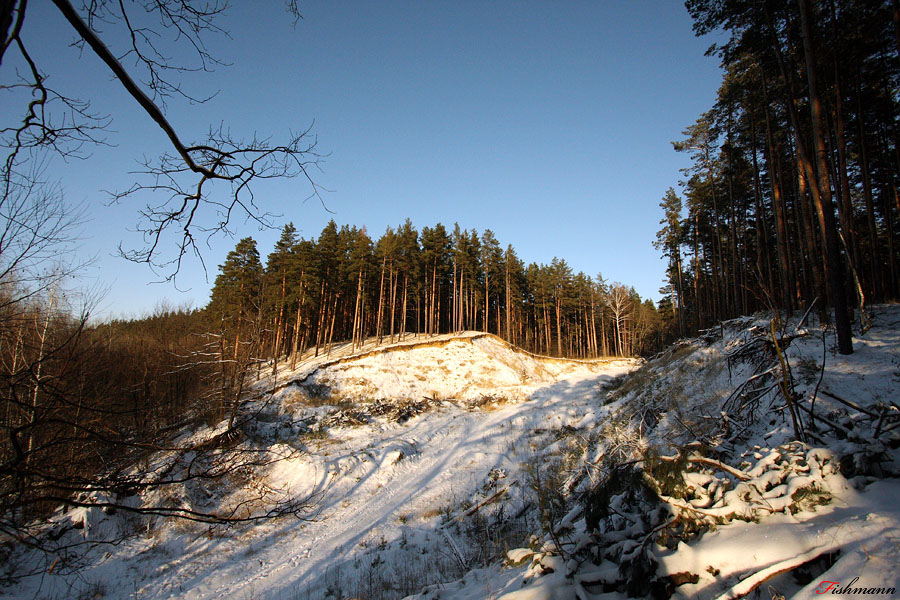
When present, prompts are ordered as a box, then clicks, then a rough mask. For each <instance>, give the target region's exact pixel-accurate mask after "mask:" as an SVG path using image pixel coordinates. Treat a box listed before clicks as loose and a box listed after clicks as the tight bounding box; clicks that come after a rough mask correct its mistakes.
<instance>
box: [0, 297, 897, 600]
mask: <svg viewBox="0 0 900 600" xmlns="http://www.w3.org/2000/svg"><path fill="white" fill-rule="evenodd" d="M769 323H770V319H766V318H762V317H761V318H758V319H750V318H748V319H744V320H740V321H736V322H732V323H729V324H727V325H726V326H725V327H723V328H722V329H717V330H716V331H712V332H709V333H708V335H706V336H704V338H702V339H698V340H694V341H692V342H689V343H683V344H682V345H680V346H678V347H675V348H673V349H671V350H670V351H668V352H666V353H664V354H663V355H661V356H659V357H657V358H656V359H654V360H652V361H649V362H647V363H646V364H643V365H640V363H639V362H638V361H564V360H558V359H547V358H541V357H535V356H532V355H529V354H527V353H524V352H521V351H518V350H516V349H514V348H512V347H510V346H509V345H508V344H506V343H504V342H502V341H501V340H499V339H498V338H496V337H494V336H488V335H484V334H465V335H461V336H442V337H440V338H430V339H422V338H419V339H409V340H407V341H404V342H402V343H400V344H397V345H394V346H390V347H387V348H385V347H382V348H373V347H372V346H368V347H366V348H363V349H362V350H358V351H353V350H352V349H350V348H348V347H343V348H337V349H335V350H334V351H333V352H332V353H331V354H330V355H329V356H320V357H318V358H311V359H309V360H307V361H305V362H303V363H301V364H300V365H298V368H297V369H296V370H294V371H293V372H288V371H287V370H286V369H285V368H284V367H282V368H281V369H280V370H279V372H278V377H277V379H272V378H270V379H268V380H265V379H264V380H263V381H260V382H259V384H258V390H259V393H260V399H259V400H258V401H257V403H256V405H255V411H256V412H255V413H254V414H255V415H256V418H255V419H254V421H253V422H252V423H251V424H249V425H248V426H247V427H246V428H245V429H246V431H245V436H246V438H247V439H246V440H245V441H244V442H243V443H247V444H249V443H251V442H252V443H255V444H261V443H265V444H266V445H267V446H266V447H267V448H269V452H270V453H271V455H272V456H278V457H283V458H282V459H281V460H278V461H276V462H274V463H273V464H272V465H270V466H268V467H266V468H259V469H257V470H255V471H254V472H253V473H252V474H249V475H248V476H247V477H246V479H245V481H244V482H243V483H242V486H241V488H240V489H236V490H232V493H233V494H236V495H238V496H239V495H240V494H241V493H242V491H244V490H249V489H253V488H254V485H255V484H256V483H259V482H261V483H264V484H265V485H266V486H268V487H269V488H271V489H274V490H277V491H279V492H280V493H281V494H282V495H288V496H290V495H293V496H296V497H303V498H306V497H307V496H308V497H309V498H310V503H309V508H308V510H306V511H305V512H304V513H303V517H304V518H303V519H294V518H282V519H279V520H275V521H263V522H257V523H255V524H243V525H236V526H233V527H230V528H210V527H209V526H208V525H201V524H189V523H184V522H173V521H170V520H166V519H162V518H156V519H154V520H152V521H150V522H146V521H141V522H140V523H139V526H134V524H133V523H131V524H130V527H131V528H132V530H133V535H131V536H130V537H128V538H127V539H126V540H125V541H123V542H121V543H119V544H118V545H116V546H111V547H100V548H98V549H95V550H92V551H91V553H90V554H89V555H88V556H86V557H85V561H84V562H85V566H84V568H82V569H81V570H79V571H78V572H77V574H74V575H73V574H72V573H70V572H68V571H67V570H66V569H65V568H62V567H61V566H59V565H54V564H53V562H52V559H48V558H47V557H40V556H38V555H32V554H28V553H27V552H25V551H24V550H22V549H19V551H18V552H16V553H14V555H13V556H12V557H11V560H10V561H9V563H8V564H9V566H13V565H15V568H16V569H22V570H25V569H34V568H35V567H37V570H38V571H40V573H39V575H36V576H31V577H26V578H23V579H20V580H19V581H18V582H17V583H15V584H11V585H8V586H7V587H6V588H5V589H0V595H2V596H4V597H12V598H65V597H76V598H77V597H84V598H93V597H102V598H198V599H199V598H234V599H249V598H285V599H294V598H298V599H299V598H357V597H358V598H399V597H403V596H406V595H412V594H417V595H418V597H420V598H423V599H424V598H460V599H463V598H465V599H476V598H506V599H508V600H510V599H516V600H521V599H542V598H583V599H588V598H605V597H624V595H625V594H626V593H628V592H629V591H631V592H632V593H639V594H651V593H652V594H654V595H662V596H667V595H670V594H674V595H677V596H682V597H697V598H716V597H739V596H741V595H743V594H744V593H746V592H751V591H752V593H754V594H757V595H759V594H762V595H765V596H766V597H775V596H779V597H787V596H794V595H796V596H797V597H801V596H808V595H809V594H812V593H814V591H815V590H816V588H817V587H818V586H820V585H821V582H822V581H832V582H837V584H835V585H834V586H831V588H830V589H829V590H828V593H832V592H833V591H835V588H838V589H839V591H840V588H841V587H847V586H849V587H852V588H862V587H865V588H882V587H884V588H888V587H894V588H900V573H898V570H897V566H898V565H900V562H898V559H897V556H898V555H900V503H898V502H897V498H900V483H898V480H897V479H894V478H891V477H896V476H897V474H898V473H900V468H898V464H897V460H898V458H900V457H898V453H897V447H898V446H900V430H898V429H896V427H897V426H898V422H900V418H898V414H897V409H896V406H895V405H896V403H897V398H898V393H897V392H898V389H900V307H896V306H889V307H876V309H875V311H874V319H873V327H872V328H871V329H870V330H869V331H868V332H866V333H865V334H863V335H860V336H859V337H858V338H857V339H856V340H855V348H856V352H855V353H854V354H853V355H852V356H849V357H841V356H839V355H836V354H835V353H834V351H833V349H832V346H833V339H831V335H832V334H831V333H827V332H826V333H825V334H823V333H822V331H821V329H820V328H816V327H811V326H807V327H804V328H801V329H797V328H796V327H795V326H794V325H789V326H785V327H783V328H779V329H778V331H777V332H776V335H775V338H774V339H776V340H778V341H779V348H780V349H782V350H783V353H784V355H785V357H786V361H787V365H788V366H789V367H790V373H791V375H792V378H791V380H790V381H789V382H788V383H787V385H792V390H791V392H792V394H793V398H794V400H795V405H796V408H795V410H798V411H801V413H802V414H801V418H802V419H803V421H804V423H805V424H806V426H807V427H806V431H805V432H804V435H806V436H807V442H806V443H805V444H804V443H799V442H797V441H796V440H795V437H796V435H795V431H794V428H793V425H792V420H791V418H790V416H789V414H790V410H789V408H790V407H788V406H787V404H786V402H785V400H784V395H783V394H781V392H780V390H781V387H780V384H781V383H782V382H783V381H784V379H783V377H782V370H781V368H780V366H779V363H778V360H777V353H774V352H773V347H772V345H771V340H772V339H773V338H772V330H771V328H770V327H769ZM823 363H824V371H823V368H822V367H823ZM273 389H274V390H275V392H274V393H273V394H271V393H266V392H265V390H269V391H271V390H273ZM813 398H815V400H814V402H813ZM801 406H805V407H809V406H813V407H814V408H813V412H814V414H815V415H816V418H817V419H818V421H817V422H816V425H814V426H813V425H811V424H810V418H809V415H808V414H807V413H803V412H802V408H801ZM217 431H219V430H205V431H195V432H191V434H190V435H192V436H194V437H196V438H200V439H202V438H204V437H211V436H212V435H214V434H215V433H216V432H217ZM667 465H677V468H674V467H671V468H670V467H668V466H667ZM641 473H648V474H649V475H648V476H643V475H641ZM210 495H213V496H215V493H212V492H210V491H209V490H205V491H203V494H200V493H199V492H198V491H197V490H193V489H191V490H189V489H186V490H184V493H183V495H182V496H181V497H180V498H179V501H181V502H187V503H190V502H202V501H204V497H207V500H208V496H210ZM198 496H199V497H198ZM660 497H661V498H662V501H660V500H659V498H660ZM55 520H56V521H58V522H59V524H61V523H64V522H76V521H78V522H80V523H81V525H80V528H79V529H75V530H72V531H69V532H68V533H66V534H65V535H68V536H74V537H77V536H82V537H84V536H98V535H101V534H102V533H103V532H116V531H121V530H123V529H124V528H126V527H125V521H126V519H125V517H124V516H123V515H121V514H120V513H117V514H112V515H107V514H105V513H103V512H102V511H100V510H97V509H89V510H86V511H85V510H82V511H69V512H68V513H67V514H65V515H63V514H59V515H57V517H55ZM59 524H57V525H56V526H55V527H56V528H57V530H58V529H59V527H60V525H59ZM42 561H43V562H42ZM42 565H43V566H42ZM642 569H643V570H642ZM854 578H858V579H856V580H854ZM826 587H827V584H826ZM892 595H896V594H895V593H894V594H890V593H888V594H882V597H891V596H892Z"/></svg>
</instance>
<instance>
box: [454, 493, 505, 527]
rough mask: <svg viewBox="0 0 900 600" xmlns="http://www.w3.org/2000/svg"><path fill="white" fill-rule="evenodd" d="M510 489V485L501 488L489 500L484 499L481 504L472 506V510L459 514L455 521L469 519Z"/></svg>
mask: <svg viewBox="0 0 900 600" xmlns="http://www.w3.org/2000/svg"><path fill="white" fill-rule="evenodd" d="M510 487H512V484H510V485H508V486H506V487H505V488H503V489H502V490H498V491H497V492H495V493H494V494H493V495H491V496H490V497H489V498H486V499H484V500H482V501H481V502H479V503H478V504H476V505H475V506H473V507H472V508H470V509H468V510H467V511H465V512H464V513H463V514H461V515H459V516H458V517H456V520H457V521H462V519H463V517H471V516H472V515H474V514H475V513H476V512H478V510H480V509H481V508H482V507H483V506H487V505H488V504H492V503H494V502H496V501H497V500H499V499H500V498H501V497H502V496H503V494H505V493H506V492H507V491H508V490H509V488H510Z"/></svg>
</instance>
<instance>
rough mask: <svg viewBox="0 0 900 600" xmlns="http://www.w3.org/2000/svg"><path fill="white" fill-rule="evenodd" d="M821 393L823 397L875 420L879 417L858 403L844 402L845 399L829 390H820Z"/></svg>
mask: <svg viewBox="0 0 900 600" xmlns="http://www.w3.org/2000/svg"><path fill="white" fill-rule="evenodd" d="M820 391H821V393H822V395H823V396H828V397H829V398H831V399H832V400H837V401H838V402H840V403H841V404H844V405H846V406H849V407H850V408H852V409H854V410H858V411H859V412H861V413H865V414H867V415H869V416H870V417H872V418H873V419H877V418H878V415H877V414H875V413H874V412H872V411H870V410H867V409H865V408H863V407H862V406H860V405H859V404H857V403H856V402H851V401H850V400H844V399H843V398H841V397H840V396H838V395H837V394H835V393H834V392H829V391H828V390H820Z"/></svg>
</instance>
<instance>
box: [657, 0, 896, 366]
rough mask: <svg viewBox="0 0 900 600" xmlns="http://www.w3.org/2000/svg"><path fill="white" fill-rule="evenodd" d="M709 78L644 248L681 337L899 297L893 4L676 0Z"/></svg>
mask: <svg viewBox="0 0 900 600" xmlns="http://www.w3.org/2000/svg"><path fill="white" fill-rule="evenodd" d="M686 5H687V8H688V11H689V13H690V14H691V16H692V17H693V19H694V30H695V32H696V33H697V34H698V35H703V34H707V33H710V32H724V33H725V34H726V36H725V38H724V41H723V42H722V43H719V44H717V45H714V46H713V47H712V48H711V49H710V53H711V54H714V55H716V56H718V57H719V58H721V60H722V67H723V69H724V77H723V80H722V85H721V87H720V89H719V93H718V98H717V101H716V104H715V106H713V108H712V109H711V110H710V111H709V112H706V113H704V114H703V115H701V117H700V118H699V119H698V120H697V122H696V123H695V124H694V125H692V126H690V127H688V129H687V130H686V131H685V135H686V136H687V138H686V139H685V140H683V141H680V142H676V143H675V148H676V150H679V151H684V152H689V153H690V154H691V156H692V159H693V166H692V167H690V168H688V169H686V170H685V175H686V177H687V180H686V181H684V182H683V185H684V189H685V194H686V201H687V211H686V212H687V214H686V215H684V214H683V210H684V207H683V206H682V199H681V198H679V197H678V196H677V195H676V193H675V192H674V190H669V192H668V193H667V194H666V196H665V198H664V199H663V202H662V204H661V206H662V207H663V209H664V211H665V217H664V219H663V221H662V223H663V225H664V227H663V229H662V230H661V231H660V232H659V235H658V241H657V245H658V247H659V249H660V250H662V252H663V253H664V254H665V256H666V257H668V260H669V281H670V286H669V288H668V293H667V295H668V298H669V302H670V304H672V305H673V306H674V308H675V313H676V317H677V318H676V324H677V327H678V328H679V331H680V333H682V334H685V333H689V332H691V331H696V330H697V329H702V328H704V327H708V326H710V325H712V324H714V323H715V322H717V321H719V320H721V319H724V318H728V317H733V316H736V315H740V314H747V313H750V312H753V311H755V310H758V309H765V308H770V309H771V308H779V309H785V310H789V311H790V310H795V309H801V308H804V307H807V306H809V305H810V304H811V303H812V302H813V300H814V299H816V298H818V299H819V302H818V307H819V308H820V309H822V310H824V309H825V308H826V307H829V308H831V309H833V311H834V313H833V314H834V323H835V325H836V327H837V333H838V339H839V349H840V351H841V352H844V353H847V352H851V351H852V347H851V336H850V310H849V309H850V308H852V307H854V306H861V305H863V303H864V302H883V301H887V300H896V299H897V298H898V295H900V238H898V234H900V193H898V186H900V97H898V89H900V25H898V23H900V4H898V2H897V1H896V0H891V1H887V0H851V1H848V2H834V1H833V0H832V1H824V2H813V1H812V0H792V1H788V2H769V1H763V2H719V1H712V0H689V1H688V2H687V3H686Z"/></svg>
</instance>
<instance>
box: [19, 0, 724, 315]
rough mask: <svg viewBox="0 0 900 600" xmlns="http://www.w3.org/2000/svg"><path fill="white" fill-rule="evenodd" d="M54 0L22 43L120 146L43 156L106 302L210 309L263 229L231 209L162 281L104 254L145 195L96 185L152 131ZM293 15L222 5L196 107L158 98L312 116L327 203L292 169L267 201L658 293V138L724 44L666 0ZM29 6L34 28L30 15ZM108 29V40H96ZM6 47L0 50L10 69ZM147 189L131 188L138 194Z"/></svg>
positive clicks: (438, 5)
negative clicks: (487, 237) (437, 226)
mask: <svg viewBox="0 0 900 600" xmlns="http://www.w3.org/2000/svg"><path fill="white" fill-rule="evenodd" d="M53 10H54V9H53V7H52V6H50V3H46V2H42V3H39V4H38V3H35V4H34V5H29V11H30V12H29V21H28V24H27V25H26V30H27V31H26V32H25V33H26V40H33V41H31V42H30V43H31V45H32V48H34V54H35V55H36V56H35V58H36V59H37V61H38V62H39V64H40V65H41V66H42V69H43V70H44V72H45V73H46V74H47V75H48V76H49V82H50V84H51V85H55V86H56V87H58V88H60V89H61V90H64V91H66V92H68V93H70V94H71V95H74V96H79V97H84V98H90V99H91V100H92V102H93V108H94V109H95V110H97V111H99V112H103V113H108V114H110V115H111V116H112V117H113V123H112V125H111V128H110V132H109V133H108V135H107V138H108V141H109V142H110V143H111V144H114V146H112V147H99V148H96V149H94V150H92V155H91V156H90V157H89V158H88V159H87V160H71V161H69V162H67V163H63V162H61V161H56V162H54V163H53V165H52V168H51V174H52V176H53V177H58V178H59V180H60V182H61V183H62V186H63V188H64V190H65V193H66V196H67V198H68V199H69V200H70V201H72V202H80V203H83V204H84V205H85V206H86V207H87V209H88V216H89V218H90V220H89V222H88V223H87V225H86V226H85V229H84V236H83V238H84V239H83V241H82V244H81V250H80V251H81V252H84V253H86V254H92V255H96V257H97V260H96V263H95V267H94V269H93V270H92V272H91V276H92V277H94V278H95V279H97V280H98V281H100V282H101V283H102V284H104V285H105V286H106V287H107V288H108V292H107V294H106V297H105V299H104V301H103V304H102V312H103V313H104V314H107V315H125V316H136V315H140V314H143V313H145V312H147V311H149V310H151V309H152V308H153V306H154V305H155V304H156V303H157V302H158V301H159V300H160V299H162V298H167V299H168V300H169V301H171V302H172V303H174V304H180V303H185V302H187V303H192V304H193V305H194V306H202V305H204V304H205V303H206V301H207V299H208V294H209V289H210V286H211V284H212V281H213V280H214V278H215V275H216V272H217V270H216V266H217V265H218V264H219V263H221V262H222V260H223V259H224V257H225V254H226V253H227V252H228V251H229V250H230V249H231V248H233V247H234V244H235V243H236V241H237V239H239V238H240V237H244V236H247V235H252V236H253V237H254V238H255V239H256V240H257V242H258V243H259V249H260V253H261V254H262V255H263V257H265V255H266V254H267V253H268V252H269V251H270V249H271V247H272V244H273V243H274V240H275V239H277V237H278V232H277V231H265V230H264V231H260V230H259V228H258V227H257V226H255V225H254V224H252V223H244V222H243V221H238V222H236V223H235V224H234V226H235V229H236V235H235V237H234V238H228V237H218V238H214V239H212V240H210V242H209V246H208V247H206V248H205V249H204V259H205V260H206V263H207V268H208V274H207V275H204V273H203V270H202V268H201V267H200V265H199V264H198V263H197V262H196V261H193V262H190V263H188V264H186V265H185V266H184V267H183V268H182V270H181V272H180V273H179V275H178V278H177V288H180V289H181V290H185V291H179V289H176V287H174V286H173V285H171V284H160V283H152V282H154V281H158V280H159V277H158V276H156V275H154V273H153V272H151V271H150V270H149V269H148V268H147V267H146V266H142V265H134V264H130V263H128V262H126V261H124V260H123V259H121V258H118V257H116V256H115V252H116V248H117V246H118V244H119V242H120V241H121V242H123V243H124V244H125V245H126V246H131V247H134V246H136V245H139V244H140V243H141V241H140V239H139V238H138V237H136V236H135V234H134V233H132V232H130V231H129V229H130V228H133V225H134V223H135V222H136V220H137V210H138V208H139V207H140V203H139V202H130V203H129V202H126V203H123V204H122V205H119V206H108V205H107V197H106V195H105V194H104V192H103V190H110V189H123V188H126V187H128V186H129V185H130V184H131V183H132V182H133V180H134V175H131V174H129V173H130V172H131V171H134V170H135V169H136V168H137V166H138V164H137V161H138V160H139V159H141V158H142V157H143V156H151V157H152V156H155V155H158V154H159V153H160V152H161V151H165V150H167V149H168V148H167V146H166V140H165V138H164V137H163V135H162V134H161V132H159V131H158V130H157V129H155V127H154V125H153V124H152V123H151V122H150V121H149V118H147V117H146V115H144V114H143V113H142V112H141V111H140V110H138V108H137V106H136V105H134V103H133V102H132V101H131V100H130V99H129V98H128V97H127V96H126V95H125V93H124V92H123V91H122V90H121V89H119V88H118V87H117V85H116V83H115V82H114V81H111V79H110V76H109V75H108V74H107V73H106V72H105V71H104V69H103V68H102V65H100V63H99V61H97V60H96V59H95V58H94V57H93V56H91V55H89V54H88V53H87V52H85V53H84V54H83V55H80V54H79V52H78V51H77V50H76V49H73V48H70V47H67V45H66V44H67V42H69V41H71V39H72V36H71V34H70V33H69V32H68V30H67V26H66V24H65V23H64V22H63V21H62V19H61V18H60V17H58V16H57V15H56V14H54V12H53ZM301 10H302V12H303V16H304V18H303V20H301V21H300V22H299V23H297V24H296V26H294V25H293V24H292V20H291V18H290V16H289V15H287V13H285V12H284V10H283V9H282V3H281V2H265V3H261V2H235V6H233V7H232V8H231V9H230V12H229V13H228V14H227V15H226V17H225V18H224V19H223V21H222V22H221V25H222V27H223V28H224V29H226V30H227V31H229V32H230V35H231V37H230V39H224V38H221V39H213V40H211V43H210V47H211V49H212V50H213V51H214V52H215V53H216V54H217V55H219V56H221V57H222V58H223V59H224V60H225V61H227V62H229V63H230V66H228V67H221V68H219V69H217V70H216V72H214V73H212V74H209V73H189V74H186V75H184V77H183V78H182V79H181V81H182V82H183V83H184V85H185V87H186V88H187V89H188V90H189V91H191V92H193V93H195V94H196V95H198V96H207V95H209V94H212V93H214V92H216V91H218V95H216V96H215V98H213V99H212V100H210V101H209V102H207V103H206V104H203V105H191V104H189V103H186V102H179V101H176V100H172V101H170V102H168V104H167V106H166V114H167V116H168V118H169V119H170V120H171V122H172V123H173V124H174V125H175V126H176V128H177V129H179V131H180V132H181V133H182V137H183V138H186V139H188V140H191V139H195V138H198V137H200V136H202V134H203V133H204V132H205V131H206V130H207V129H208V128H209V126H210V125H213V126H218V125H219V124H220V123H225V124H227V125H229V126H230V128H231V130H232V132H233V133H234V134H237V135H252V134H253V133H254V132H256V133H258V134H260V135H263V136H272V137H273V139H275V140H277V139H279V137H283V136H284V132H285V131H286V130H288V129H292V130H295V131H296V130H301V129H305V128H306V127H308V126H310V125H311V124H312V126H313V127H312V132H313V133H314V134H315V135H316V137H317V139H318V150H319V151H320V152H322V153H324V154H326V155H327V156H326V157H325V159H324V161H323V163H322V169H321V171H317V172H314V173H313V175H314V177H315V179H316V181H317V183H319V184H320V185H321V186H323V187H324V188H327V189H328V190H330V191H329V192H327V193H325V194H324V196H323V198H324V200H325V203H326V205H327V207H328V209H329V210H330V211H331V212H328V211H326V210H325V209H323V207H322V206H321V205H320V204H319V203H318V202H317V201H315V200H312V201H307V202H305V203H304V202H303V199H304V198H306V196H307V195H308V193H309V190H308V188H307V187H305V186H304V184H303V182H302V181H300V180H289V181H282V182H277V183H272V184H269V185H265V186H260V187H259V188H258V189H257V190H256V191H257V199H258V202H259V204H260V206H261V207H262V208H263V209H264V210H266V211H268V212H270V213H275V214H279V215H282V216H281V217H279V218H276V219H275V220H276V222H277V223H279V224H280V223H284V222H287V221H293V222H294V224H295V225H296V226H297V228H298V229H299V231H300V234H301V235H302V236H304V237H316V236H317V235H318V233H319V232H320V231H321V229H322V227H323V226H324V225H325V224H326V223H327V221H328V220H329V219H332V218H333V219H335V221H337V222H338V224H343V223H348V224H352V225H358V226H366V227H367V228H368V230H369V232H370V234H371V235H372V236H373V238H375V237H377V236H378V235H380V234H381V233H382V232H383V231H384V229H385V228H386V227H387V226H396V225H398V224H400V223H402V222H403V221H404V220H405V219H406V218H407V217H408V218H410V219H412V221H413V223H414V225H416V227H418V228H419V229H421V228H422V227H423V226H426V225H427V226H431V225H433V224H434V223H436V222H442V223H443V224H444V225H446V226H448V227H452V225H453V223H454V222H458V223H459V224H460V226H461V227H463V228H472V227H474V228H476V229H478V230H479V231H483V230H484V229H488V228H489V229H491V230H493V231H494V233H495V234H496V236H497V238H498V239H499V241H500V243H501V244H503V245H504V246H505V245H506V244H510V243H511V244H512V245H513V246H514V247H515V248H516V250H517V252H518V254H519V257H520V258H521V259H522V260H524V261H526V263H527V262H532V261H533V262H547V263H549V262H550V260H551V259H552V258H553V257H554V256H558V257H561V258H565V259H566V260H567V261H568V262H569V264H570V266H571V267H572V268H573V269H574V270H575V271H584V272H586V273H588V274H590V275H596V274H597V273H602V274H603V276H604V277H605V278H606V279H607V280H608V281H621V282H623V283H626V284H629V285H633V286H634V287H635V288H636V289H637V291H638V292H639V293H640V294H641V295H642V296H644V297H651V298H654V299H655V298H657V297H658V293H657V291H658V289H659V287H660V286H661V285H662V281H663V278H664V264H663V261H662V260H661V259H660V258H659V256H658V254H657V252H656V251H655V250H654V249H653V247H652V245H651V243H652V241H653V240H654V239H655V232H656V230H657V229H658V228H659V220H660V218H661V214H660V209H659V206H658V205H659V201H660V199H661V198H662V196H663V194H664V193H665V190H666V188H668V187H669V186H676V184H677V181H678V179H679V178H680V174H679V172H678V169H679V168H682V167H684V166H686V164H687V158H686V157H684V156H680V155H678V154H676V153H675V152H674V151H673V150H672V147H671V144H670V143H669V142H670V141H672V140H676V139H679V138H680V137H681V131H682V130H683V129H684V128H685V127H686V126H688V125H690V124H691V123H692V122H694V120H696V118H697V117H698V116H699V114H700V113H701V112H703V111H705V110H708V109H709V108H710V107H711V106H712V103H713V101H714V99H715V90H716V88H717V87H718V84H719V81H720V74H719V71H718V66H717V61H716V60H715V59H713V58H706V57H704V56H703V53H704V51H705V49H706V48H707V47H708V46H709V44H710V40H706V39H696V38H695V37H694V36H693V33H692V31H691V23H690V19H689V17H688V15H687V13H686V11H685V9H684V7H683V5H682V4H681V3H680V2H674V1H673V2H663V1H655V2H651V1H647V0H633V1H618V0H604V1H597V2H515V3H513V2H369V3H363V2H340V1H337V2H318V1H310V2H302V3H301ZM39 25H40V26H39ZM108 39H109V40H110V41H111V42H114V41H115V38H113V37H110V38H108ZM5 66H6V65H4V67H5ZM146 200H147V199H146V198H144V202H146Z"/></svg>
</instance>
